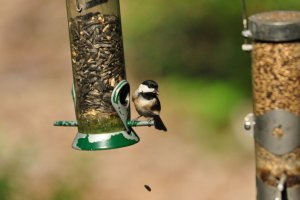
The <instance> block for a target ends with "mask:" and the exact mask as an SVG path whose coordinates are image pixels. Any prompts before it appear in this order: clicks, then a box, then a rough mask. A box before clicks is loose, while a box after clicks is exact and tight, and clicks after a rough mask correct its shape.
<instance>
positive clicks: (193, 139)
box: [0, 0, 300, 200]
mask: <svg viewBox="0 0 300 200" xmlns="http://www.w3.org/2000/svg"><path fill="white" fill-rule="evenodd" d="M247 3H248V6H247V8H248V13H249V14H253V13H257V12H261V11H268V10H274V9H296V10H299V8H300V3H299V0H285V1H282V0H281V1H279V0H265V1H258V0H252V1H248V2H247ZM0 10H1V12H0V30H1V31H0V52H1V54H0V58H1V59H0V66H1V67H0V91H1V100H0V102H1V104H0V110H1V112H0V147H1V151H0V199H1V200H29V199H30V200H85V199H89V200H102V199H109V200H141V199H144V200H147V199H155V200H165V199H173V200H176V199H178V200H179V199H188V200H193V199H203V200H216V199H223V200H240V199H243V200H251V199H255V183H254V181H255V178H254V161H253V160H254V159H253V141H252V140H253V139H252V138H251V137H249V136H247V135H244V131H243V129H242V122H243V117H244V116H245V115H246V114H247V113H249V112H251V111H252V105H251V74H250V73H251V70H250V62H251V60H250V54H248V53H245V52H242V50H241V44H242V43H243V38H242V37H241V34H240V33H241V30H242V18H241V2H240V1H238V0H236V1H221V0H189V1H180V0H173V1H170V0H160V1H159V0H143V1H138V0H122V1H121V12H122V22H123V24H122V26H123V35H124V46H125V58H126V69H127V77H128V80H129V81H130V83H131V87H132V89H135V88H136V87H137V85H138V84H139V83H140V82H141V81H142V80H144V79H154V80H157V82H158V83H159V85H160V98H161V102H162V108H163V109H162V118H163V120H164V121H165V122H166V125H167V127H168V130H169V131H168V132H167V133H160V132H157V131H156V130H154V129H153V128H139V129H137V132H138V133H139V135H140V137H141V142H140V143H138V144H137V145H135V146H132V147H128V148H124V149H118V150H113V151H103V152H79V151H75V150H72V149H71V147H70V146H71V142H72V140H73V138H74V135H75V133H76V129H72V128H57V127H53V126H52V123H53V121H55V120H59V119H66V120H67V119H74V118H75V115H74V109H73V104H72V100H71V96H70V86H71V82H72V74H71V62H70V52H69V43H68V30H67V19H66V8H65V1H64V0H51V1H41V0H27V1H22V0H13V1H3V2H1V9H0ZM135 115H136V114H135V112H134V111H133V116H135ZM145 184H147V185H149V186H150V187H151V188H152V192H148V191H147V190H146V189H145V188H144V185H145Z"/></svg>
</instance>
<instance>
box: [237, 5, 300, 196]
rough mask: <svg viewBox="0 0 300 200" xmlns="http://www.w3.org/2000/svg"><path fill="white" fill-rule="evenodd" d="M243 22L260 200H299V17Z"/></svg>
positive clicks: (289, 14)
mask: <svg viewBox="0 0 300 200" xmlns="http://www.w3.org/2000/svg"><path fill="white" fill-rule="evenodd" d="M244 13H245V10H244ZM244 16H246V15H245V14H244ZM244 22H245V23H244V28H245V29H244V31H243V36H244V37H246V39H250V40H252V44H250V43H246V44H244V45H243V50H245V51H252V86H253V102H254V115H253V117H252V115H251V114H250V115H247V117H246V118H245V124H244V126H245V128H246V129H248V130H249V129H251V128H253V129H254V139H255V153H256V186H257V199H258V200H299V199H300V12H299V11H270V12H263V13H258V14H255V15H252V16H250V17H249V18H244ZM251 118H252V119H251Z"/></svg>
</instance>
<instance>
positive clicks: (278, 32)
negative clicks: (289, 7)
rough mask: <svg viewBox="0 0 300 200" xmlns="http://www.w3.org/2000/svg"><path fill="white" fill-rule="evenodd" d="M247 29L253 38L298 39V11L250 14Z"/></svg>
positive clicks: (273, 40)
mask: <svg viewBox="0 0 300 200" xmlns="http://www.w3.org/2000/svg"><path fill="white" fill-rule="evenodd" d="M249 30H250V32H251V34H252V36H251V37H252V38H253V39H255V40H262V41H270V42H281V41H293V40H300V11H269V12H263V13H258V14H254V15H251V16H250V17H249Z"/></svg>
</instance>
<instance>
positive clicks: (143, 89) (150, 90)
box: [138, 84, 154, 93]
mask: <svg viewBox="0 0 300 200" xmlns="http://www.w3.org/2000/svg"><path fill="white" fill-rule="evenodd" d="M138 92H139V93H142V92H144V93H147V92H154V88H149V87H148V86H147V85H144V84H141V85H140V86H139V88H138Z"/></svg>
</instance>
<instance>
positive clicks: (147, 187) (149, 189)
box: [144, 185, 152, 192]
mask: <svg viewBox="0 0 300 200" xmlns="http://www.w3.org/2000/svg"><path fill="white" fill-rule="evenodd" d="M144 187H145V188H146V190H148V191H149V192H151V190H152V189H151V187H150V186H149V185H144Z"/></svg>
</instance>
